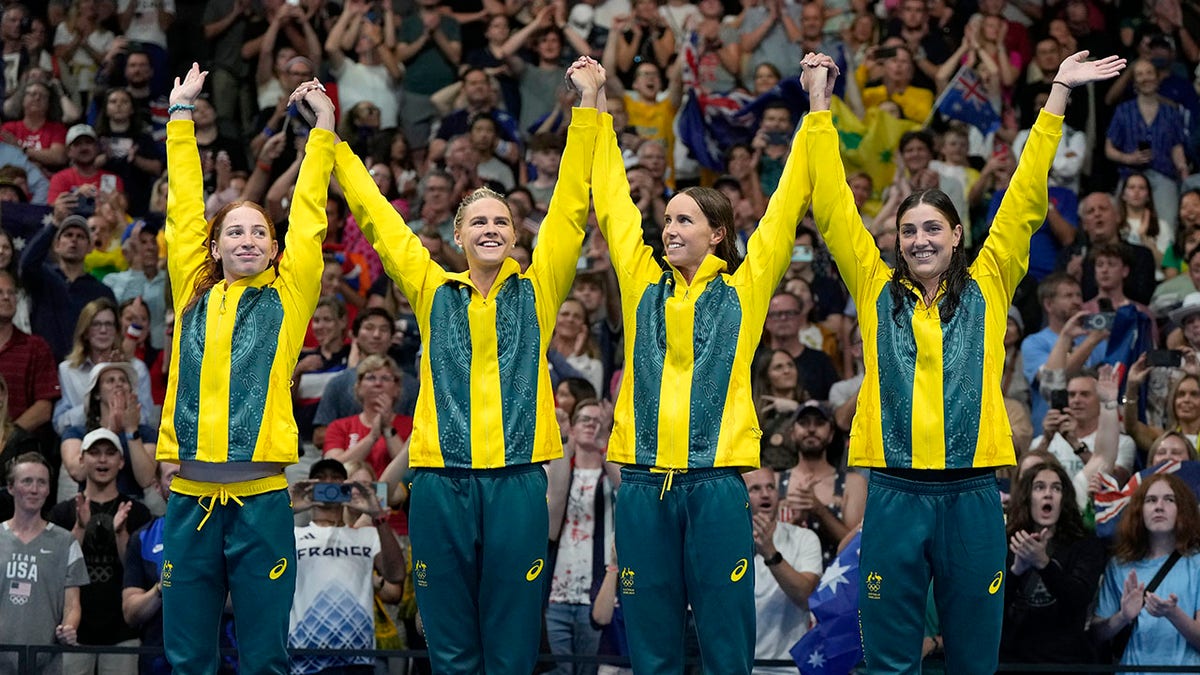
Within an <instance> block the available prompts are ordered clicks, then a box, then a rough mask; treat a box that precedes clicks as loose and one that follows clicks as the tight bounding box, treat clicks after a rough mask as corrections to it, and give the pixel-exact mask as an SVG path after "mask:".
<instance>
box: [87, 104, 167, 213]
mask: <svg viewBox="0 0 1200 675" xmlns="http://www.w3.org/2000/svg"><path fill="white" fill-rule="evenodd" d="M98 107H99V110H100V113H99V116H98V117H97V118H96V136H98V142H99V143H100V156H99V157H98V158H97V160H96V166H99V167H101V168H103V169H105V170H106V171H111V172H112V173H115V174H117V175H118V176H120V177H121V180H122V181H124V183H125V194H126V196H127V197H128V199H129V211H130V213H133V214H134V215H136V216H141V215H144V214H145V213H146V210H147V209H148V208H149V205H150V188H151V187H152V186H153V185H154V180H155V179H156V178H158V177H159V176H161V175H162V172H163V167H164V162H163V156H162V145H161V144H159V143H156V142H155V141H154V139H153V138H152V137H151V136H150V133H149V132H150V125H149V123H148V122H147V121H146V119H145V117H144V114H143V113H142V112H141V109H139V108H138V107H137V106H135V105H134V103H133V94H131V93H129V90H128V89H122V88H114V89H110V90H108V92H107V93H106V94H105V95H104V98H103V103H102V105H100V106H98ZM122 225H123V224H122Z"/></svg>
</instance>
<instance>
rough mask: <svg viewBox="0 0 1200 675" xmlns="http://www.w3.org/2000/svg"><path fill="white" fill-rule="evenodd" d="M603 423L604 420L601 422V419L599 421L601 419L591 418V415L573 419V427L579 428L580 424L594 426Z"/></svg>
mask: <svg viewBox="0 0 1200 675" xmlns="http://www.w3.org/2000/svg"><path fill="white" fill-rule="evenodd" d="M603 421H604V420H602V419H601V418H599V417H592V416H591V415H580V416H579V417H576V418H575V425H576V426H579V425H580V424H595V425H599V424H600V423H602V422H603Z"/></svg>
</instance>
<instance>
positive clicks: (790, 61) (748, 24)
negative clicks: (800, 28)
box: [738, 5, 804, 82]
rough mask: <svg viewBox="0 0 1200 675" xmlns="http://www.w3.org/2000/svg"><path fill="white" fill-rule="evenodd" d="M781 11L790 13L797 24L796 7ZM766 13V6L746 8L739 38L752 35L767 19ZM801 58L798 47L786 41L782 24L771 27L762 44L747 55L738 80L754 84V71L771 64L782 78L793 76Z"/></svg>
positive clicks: (786, 36)
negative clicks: (761, 65) (744, 67)
mask: <svg viewBox="0 0 1200 675" xmlns="http://www.w3.org/2000/svg"><path fill="white" fill-rule="evenodd" d="M784 11H785V12H788V13H790V14H791V16H792V19H793V20H794V21H795V22H796V23H800V11H801V8H800V6H799V5H795V6H790V7H785V8H784ZM769 18H770V17H769V14H768V12H767V8H766V7H762V6H758V7H750V8H747V9H746V17H745V18H744V19H743V20H742V28H741V30H740V31H738V32H739V34H740V35H745V34H747V33H750V32H753V31H754V30H756V29H757V28H758V27H759V26H761V25H762V24H763V22H765V21H768V20H769ZM803 57H804V52H803V50H802V49H800V45H799V44H797V43H795V42H792V41H791V40H789V39H788V35H787V31H786V30H784V28H783V21H779V22H778V23H776V24H775V27H774V28H772V29H771V30H769V31H767V34H766V36H764V37H763V39H762V42H759V43H758V46H757V47H755V48H754V51H752V52H750V58H749V60H748V61H747V62H746V71H745V72H743V73H742V77H743V79H744V80H745V81H746V82H753V81H754V68H755V67H757V66H758V65H759V64H761V63H766V62H770V63H774V64H775V66H776V67H778V68H779V70H780V72H782V73H783V77H784V78H785V79H786V78H789V77H795V76H797V75H799V74H800V59H802V58H803Z"/></svg>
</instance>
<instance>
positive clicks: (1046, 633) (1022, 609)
mask: <svg viewBox="0 0 1200 675" xmlns="http://www.w3.org/2000/svg"><path fill="white" fill-rule="evenodd" d="M1013 495H1014V497H1017V496H1018V495H1019V496H1020V498H1019V499H1017V500H1015V501H1013V502H1012V503H1010V505H1009V515H1008V527H1007V536H1008V541H1009V546H1008V549H1009V553H1008V562H1007V564H1006V566H1005V569H1007V570H1008V572H1009V578H1008V583H1007V584H1006V585H1005V587H1004V608H1005V611H1004V632H1003V634H1002V637H1001V641H1000V660H1001V661H1003V662H1005V663H1090V662H1091V661H1092V660H1093V659H1094V654H1093V650H1092V645H1091V642H1090V641H1089V639H1088V636H1087V632H1086V630H1085V627H1086V624H1087V620H1088V618H1089V617H1088V609H1089V608H1090V607H1091V603H1092V598H1093V597H1094V596H1095V594H1096V586H1097V584H1099V582H1100V572H1102V571H1103V570H1104V561H1105V550H1104V544H1103V543H1102V542H1101V541H1100V540H1099V539H1097V538H1096V537H1095V536H1093V535H1092V534H1091V533H1090V532H1089V531H1088V530H1087V527H1086V526H1085V525H1084V522H1083V514H1082V513H1080V511H1079V505H1078V503H1077V502H1076V499H1075V488H1074V486H1073V485H1072V483H1071V477H1070V476H1068V475H1067V472H1066V470H1064V469H1063V468H1062V465H1060V464H1059V463H1058V462H1057V461H1053V462H1041V463H1039V464H1036V465H1034V466H1033V467H1031V468H1030V469H1028V470H1026V471H1025V472H1023V473H1022V474H1021V477H1020V479H1019V487H1018V488H1017V490H1015V491H1014V492H1013Z"/></svg>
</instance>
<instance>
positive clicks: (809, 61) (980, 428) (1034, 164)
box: [801, 52, 1125, 673]
mask: <svg viewBox="0 0 1200 675" xmlns="http://www.w3.org/2000/svg"><path fill="white" fill-rule="evenodd" d="M1086 58H1087V53H1086V52H1081V53H1079V54H1075V55H1074V56H1071V57H1069V58H1068V59H1066V60H1065V61H1063V64H1062V66H1061V67H1060V68H1059V71H1058V74H1057V76H1056V77H1057V83H1056V84H1055V85H1054V89H1053V91H1052V92H1051V94H1050V99H1049V100H1048V101H1047V102H1046V105H1045V107H1044V108H1043V109H1042V113H1041V115H1040V117H1039V119H1038V122H1037V123H1036V124H1035V125H1034V128H1033V132H1032V133H1031V134H1030V136H1029V143H1028V144H1027V145H1026V148H1025V152H1024V153H1023V154H1022V155H1021V162H1020V164H1019V165H1018V167H1017V171H1016V174H1015V175H1014V176H1013V179H1012V183H1011V185H1010V187H1009V189H1008V192H1007V194H1006V195H1005V197H1004V201H1003V202H1002V204H1001V206H1000V210H999V212H998V213H997V215H996V218H995V220H994V222H993V223H992V227H991V231H990V232H989V235H988V238H987V240H986V241H985V242H984V244H983V246H982V248H981V250H980V253H979V255H978V257H977V258H976V260H975V262H974V263H972V264H970V265H968V262H967V256H966V251H965V249H966V246H965V243H966V242H965V240H964V232H963V225H962V221H961V218H960V216H959V213H958V212H957V211H956V210H955V209H954V206H953V203H952V202H951V200H950V198H949V197H947V196H946V194H945V193H944V192H942V191H941V190H938V189H929V190H922V191H918V192H914V193H913V194H911V195H909V196H908V197H907V198H905V199H904V201H903V202H902V203H901V204H900V208H899V210H898V212H897V216H896V226H897V230H898V238H897V241H896V256H895V259H896V267H895V269H892V268H891V267H889V266H888V265H886V264H885V263H884V262H883V260H882V259H881V258H880V254H879V251H878V249H877V248H876V247H875V242H874V240H873V239H872V238H871V236H870V234H869V233H868V232H867V231H866V229H865V228H863V226H862V221H861V219H860V218H859V216H858V210H857V208H855V205H854V195H853V194H852V193H851V191H850V188H849V186H847V185H846V179H845V175H844V172H843V169H842V164H841V162H840V161H838V159H837V158H838V152H839V151H838V136H837V131H836V130H835V129H834V127H833V123H832V119H831V116H830V113H829V98H830V95H831V92H832V87H833V80H834V78H835V77H836V75H837V72H836V70H835V69H833V68H832V67H831V64H832V60H830V59H829V58H828V57H825V56H822V55H809V56H807V57H805V60H804V66H805V69H804V75H803V77H802V79H801V83H802V85H804V87H805V89H806V90H807V91H808V92H809V97H810V101H811V103H812V112H810V113H809V115H808V117H807V118H806V120H805V123H806V124H808V125H810V129H811V131H810V132H809V137H808V156H809V157H810V158H811V160H810V161H809V164H808V168H809V172H810V174H811V176H812V181H813V211H814V214H815V216H816V222H817V226H818V227H819V228H820V230H821V234H822V237H823V238H824V240H825V242H826V243H827V245H828V246H829V250H830V253H832V254H833V258H834V260H835V261H836V262H837V265H838V269H839V270H841V273H842V278H843V279H844V280H845V282H846V285H847V287H848V288H849V289H850V293H851V294H852V296H853V298H854V302H855V305H856V306H857V307H858V320H859V322H860V323H859V327H860V330H861V332H862V338H863V345H862V347H863V360H864V363H865V364H866V377H865V379H864V381H863V385H862V389H861V390H860V392H859V398H858V409H857V413H856V414H855V416H854V423H853V429H852V432H851V435H852V437H853V438H854V439H855V441H856V442H854V443H851V445H850V460H849V463H850V464H851V465H853V466H868V467H871V468H872V471H871V478H870V481H871V486H870V490H869V492H868V494H867V507H866V516H865V519H864V521H863V535H862V562H861V569H862V570H863V573H862V575H861V578H862V589H861V592H862V597H863V601H862V604H861V609H860V612H861V623H862V635H863V648H864V652H865V654H866V658H867V667H868V668H869V669H871V670H872V671H875V670H879V671H883V670H887V671H892V672H908V671H912V670H916V669H918V668H919V667H920V666H919V664H920V660H921V644H922V636H923V634H924V623H923V617H924V610H925V606H926V593H927V590H928V588H929V583H930V578H931V577H932V578H933V579H934V580H935V582H934V600H935V602H936V605H937V610H938V615H939V617H940V619H941V625H942V628H943V635H944V637H945V645H946V663H947V670H948V671H949V672H955V673H985V672H986V673H991V672H994V671H995V670H996V665H997V660H996V655H997V654H998V651H999V650H998V647H999V642H1000V630H1001V621H1002V618H1003V610H1004V605H1003V598H1004V596H1003V594H1002V593H1000V590H1001V588H1002V586H1003V583H1004V570H1003V567H1002V565H1003V564H1004V555H1005V553H1004V519H1003V513H1002V511H1001V509H1000V501H999V492H998V491H997V489H996V480H995V476H994V472H995V470H996V469H997V468H999V467H1004V466H1012V465H1013V464H1015V463H1016V457H1015V456H1014V452H1013V443H1012V439H1011V430H1010V426H1009V421H1008V415H1007V411H1006V409H1005V405H1004V397H1003V394H1002V392H1001V389H1000V380H1001V375H1002V370H1003V365H1004V334H1005V329H1006V326H1007V321H1008V307H1009V305H1010V304H1011V302H1012V296H1013V293H1014V292H1015V290H1016V287H1017V284H1018V283H1019V282H1020V281H1021V279H1022V278H1023V277H1024V276H1025V272H1026V268H1027V266H1028V264H1029V240H1030V236H1031V235H1032V233H1033V231H1034V230H1035V229H1037V228H1038V227H1040V226H1041V224H1042V222H1043V221H1044V220H1045V218H1046V209H1047V200H1048V197H1047V176H1048V174H1049V171H1050V165H1051V162H1052V161H1053V159H1054V154H1055V150H1056V147H1057V145H1058V141H1059V138H1060V135H1061V132H1060V129H1061V126H1062V114H1063V112H1064V111H1065V110H1066V105H1067V96H1068V94H1069V92H1070V90H1071V88H1072V87H1074V86H1077V85H1081V84H1087V83H1088V82H1092V81H1096V80H1103V79H1108V78H1110V77H1115V76H1116V75H1117V73H1119V72H1120V71H1121V69H1122V68H1123V67H1124V64H1125V62H1124V59H1118V58H1116V57H1108V58H1105V59H1102V60H1100V61H1095V62H1086V61H1084V59H1086ZM898 531H903V532H905V533H906V539H907V540H906V543H905V546H902V547H896V546H895V545H894V542H895V538H894V534H895V532H898ZM956 533H970V534H969V545H968V541H967V538H966V535H965V534H961V535H960V534H956Z"/></svg>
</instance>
